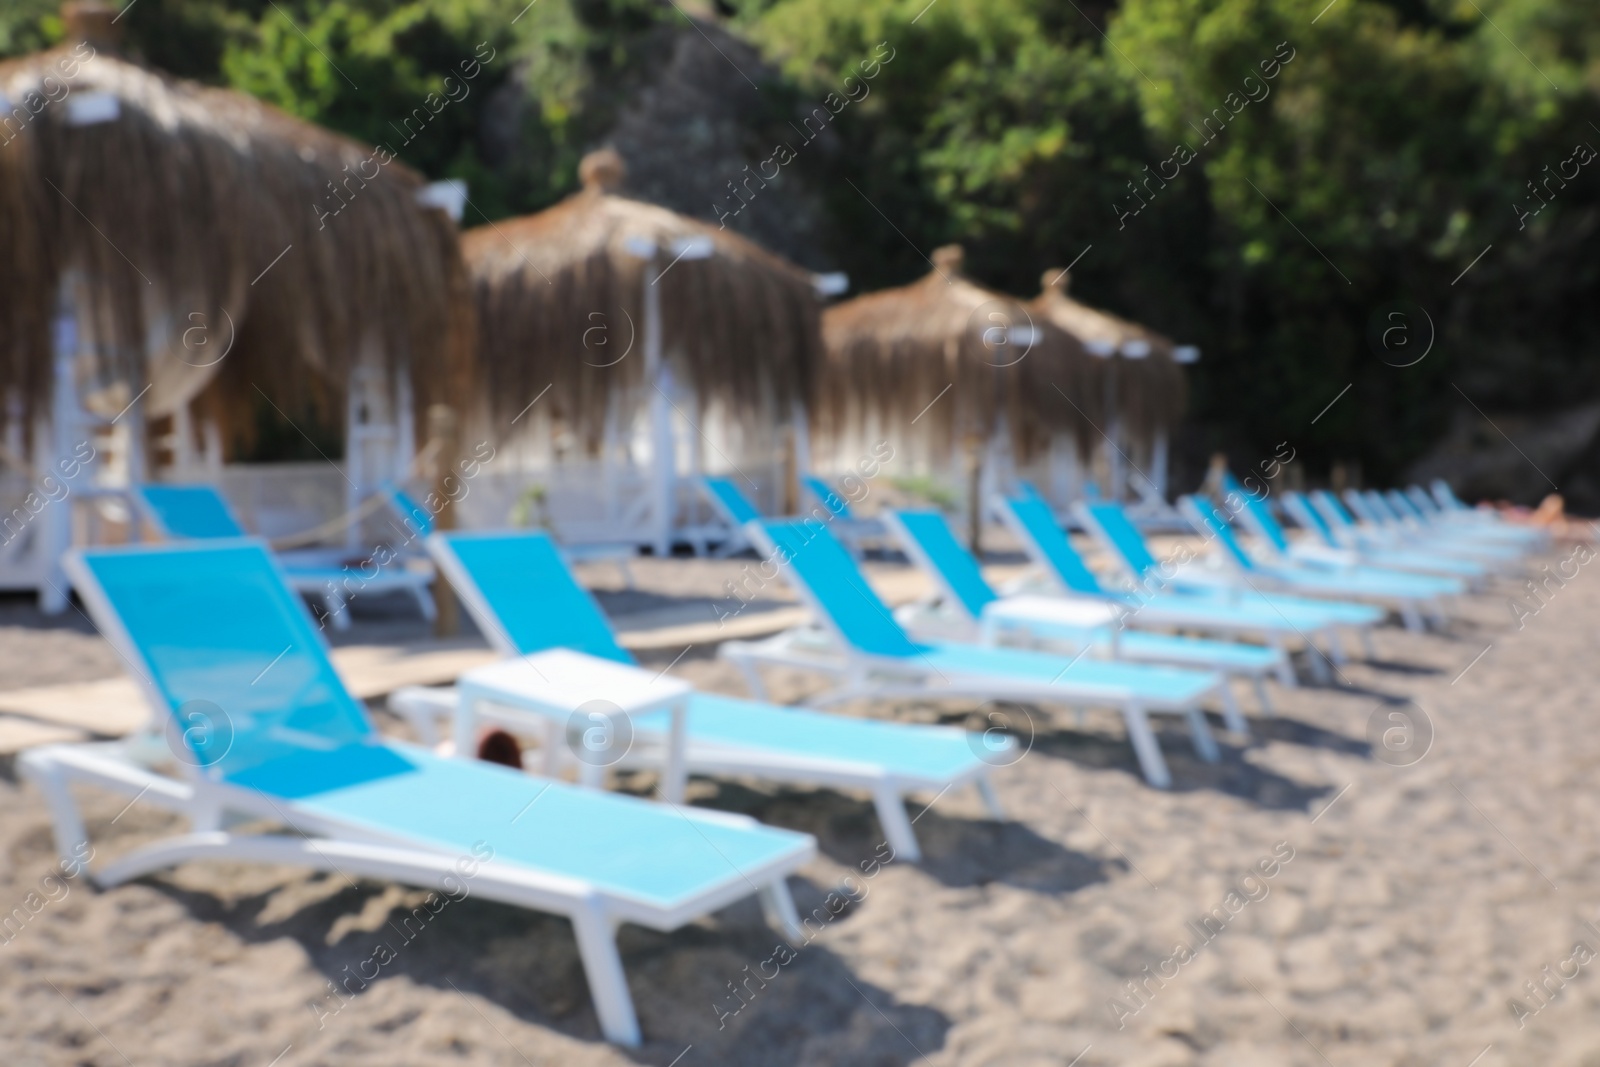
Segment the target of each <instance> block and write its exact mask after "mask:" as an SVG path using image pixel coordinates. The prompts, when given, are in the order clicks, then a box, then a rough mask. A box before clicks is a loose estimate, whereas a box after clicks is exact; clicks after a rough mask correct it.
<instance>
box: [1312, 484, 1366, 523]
mask: <svg viewBox="0 0 1600 1067" xmlns="http://www.w3.org/2000/svg"><path fill="white" fill-rule="evenodd" d="M1311 502H1312V503H1313V504H1315V505H1316V507H1317V512H1318V513H1319V514H1320V515H1321V516H1322V517H1323V518H1324V519H1326V520H1327V521H1328V524H1329V525H1330V526H1337V527H1339V528H1340V529H1346V530H1347V529H1349V528H1350V527H1352V526H1354V525H1355V524H1356V520H1355V516H1353V515H1351V514H1350V511H1349V509H1348V508H1346V507H1345V506H1344V505H1343V504H1342V503H1340V502H1339V498H1338V497H1336V496H1334V495H1333V493H1331V492H1329V491H1328V490H1326V489H1313V490H1312V491H1311Z"/></svg>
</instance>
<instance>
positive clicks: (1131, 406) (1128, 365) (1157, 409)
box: [1028, 269, 1188, 435]
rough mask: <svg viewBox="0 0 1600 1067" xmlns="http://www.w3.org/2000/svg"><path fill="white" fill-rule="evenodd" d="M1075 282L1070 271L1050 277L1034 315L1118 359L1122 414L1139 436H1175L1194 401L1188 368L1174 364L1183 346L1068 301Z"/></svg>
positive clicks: (1093, 351) (1050, 273) (1088, 347)
mask: <svg viewBox="0 0 1600 1067" xmlns="http://www.w3.org/2000/svg"><path fill="white" fill-rule="evenodd" d="M1071 280H1072V279H1071V275H1070V274H1068V273H1067V272H1066V271H1065V270H1061V269H1052V270H1047V271H1045V272H1044V274H1043V275H1042V276H1041V277H1040V279H1039V283H1040V292H1039V295H1038V296H1037V297H1036V298H1034V300H1033V301H1032V302H1030V303H1029V304H1028V307H1029V309H1030V310H1031V311H1032V312H1033V313H1034V314H1035V315H1036V316H1038V317H1039V318H1043V319H1048V320H1049V321H1051V322H1053V323H1055V325H1057V326H1059V327H1060V328H1061V329H1063V330H1065V331H1066V332H1067V333H1070V334H1071V335H1072V336H1073V337H1075V338H1077V339H1078V341H1079V342H1080V343H1081V344H1082V345H1083V346H1084V348H1085V350H1087V351H1088V352H1090V353H1091V354H1092V355H1094V356H1098V357H1101V359H1102V360H1104V361H1105V362H1106V363H1109V362H1110V360H1111V358H1112V357H1113V356H1115V357H1116V358H1117V361H1118V362H1117V370H1116V374H1117V383H1116V385H1117V399H1116V404H1117V409H1118V411H1119V412H1120V413H1121V414H1122V417H1123V421H1124V423H1125V424H1126V425H1127V426H1128V427H1129V428H1131V429H1132V430H1133V432H1134V433H1137V434H1140V435H1148V434H1150V433H1152V432H1153V431H1155V430H1158V429H1160V430H1167V431H1170V430H1172V429H1173V428H1174V427H1175V426H1176V425H1177V423H1178V420H1179V419H1180V418H1182V416H1183V408H1184V404H1185V402H1186V400H1187V398H1188V388H1187V384H1186V382H1185V380H1184V376H1183V368H1182V367H1181V366H1180V365H1179V364H1178V362H1177V361H1176V360H1175V359H1174V358H1173V352H1174V350H1175V349H1176V347H1177V346H1175V345H1174V344H1173V343H1172V341H1171V340H1169V339H1168V338H1166V337H1163V336H1162V335H1161V334H1159V333H1156V332H1155V331H1154V330H1151V329H1147V328H1146V327H1143V326H1140V325H1139V324H1138V323H1135V322H1129V321H1128V320H1127V319H1122V318H1118V317H1117V316H1116V315H1113V314H1111V313H1110V312H1108V311H1101V310H1099V309H1097V308H1092V307H1090V306H1088V305H1087V304H1081V303H1079V302H1078V301H1076V300H1074V299H1072V297H1070V296H1068V295H1067V289H1068V287H1069V286H1070V284H1071ZM1141 352H1142V353H1143V355H1142V356H1141V355H1136V353H1141ZM1105 370H1107V371H1108V370H1109V368H1108V367H1107V368H1105Z"/></svg>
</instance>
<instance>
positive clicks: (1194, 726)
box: [1185, 708, 1222, 763]
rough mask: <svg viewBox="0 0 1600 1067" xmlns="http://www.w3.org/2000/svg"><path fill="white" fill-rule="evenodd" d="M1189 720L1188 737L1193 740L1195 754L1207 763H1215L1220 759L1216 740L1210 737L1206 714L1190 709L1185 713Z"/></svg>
mask: <svg viewBox="0 0 1600 1067" xmlns="http://www.w3.org/2000/svg"><path fill="white" fill-rule="evenodd" d="M1185 714H1186V715H1187V717H1188V719H1189V736H1190V737H1192V738H1193V739H1194V750H1195V754H1196V755H1198V756H1199V757H1200V758H1201V759H1202V760H1204V761H1205V762H1207V763H1215V762H1217V760H1219V759H1221V758H1222V754H1221V753H1220V752H1218V751H1217V739H1216V738H1214V737H1212V736H1211V724H1210V723H1208V722H1206V713H1205V712H1203V711H1201V710H1200V709H1199V708H1190V709H1189V710H1188V712H1186V713H1185Z"/></svg>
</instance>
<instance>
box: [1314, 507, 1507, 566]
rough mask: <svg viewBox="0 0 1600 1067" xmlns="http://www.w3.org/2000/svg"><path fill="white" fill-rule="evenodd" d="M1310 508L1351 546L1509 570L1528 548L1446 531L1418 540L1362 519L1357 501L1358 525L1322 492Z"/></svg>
mask: <svg viewBox="0 0 1600 1067" xmlns="http://www.w3.org/2000/svg"><path fill="white" fill-rule="evenodd" d="M1310 499H1311V504H1312V506H1313V507H1314V508H1316V510H1317V513H1318V514H1320V515H1321V516H1322V518H1323V520H1324V521H1326V522H1327V523H1328V526H1329V528H1330V529H1331V530H1333V531H1334V532H1335V534H1336V535H1337V536H1339V537H1341V538H1343V539H1344V540H1346V541H1347V542H1349V543H1350V544H1353V545H1372V546H1377V547H1382V548H1393V549H1403V550H1411V551H1424V552H1430V553H1433V554H1435V555H1444V556H1451V557H1454V558H1457V559H1470V560H1476V561H1479V562H1481V563H1484V564H1486V565H1489V566H1498V567H1502V568H1508V569H1509V568H1512V567H1514V566H1515V565H1516V563H1517V562H1518V561H1519V560H1521V558H1522V556H1523V555H1524V553H1525V552H1527V551H1528V546H1527V545H1526V544H1524V543H1518V542H1514V541H1507V542H1500V541H1496V540H1494V539H1492V538H1475V537H1472V536H1470V535H1463V536H1455V531H1446V532H1444V533H1443V534H1442V535H1441V536H1438V537H1427V536H1419V535H1417V534H1416V533H1415V532H1413V531H1406V530H1402V529H1400V528H1397V527H1390V526H1387V525H1384V524H1383V523H1381V522H1378V521H1376V520H1375V519H1374V520H1369V519H1368V518H1366V517H1365V515H1366V513H1367V504H1366V501H1365V500H1362V499H1361V498H1360V497H1357V498H1356V502H1357V503H1358V504H1359V505H1360V507H1361V514H1362V515H1363V518H1362V520H1361V521H1360V522H1359V523H1358V522H1357V521H1356V517H1355V516H1353V515H1351V513H1350V511H1349V510H1348V509H1346V507H1345V505H1344V504H1343V503H1341V502H1340V500H1339V498H1338V497H1337V496H1335V495H1334V494H1333V493H1331V492H1329V491H1328V490H1326V489H1316V490H1313V491H1312V492H1311V494H1310Z"/></svg>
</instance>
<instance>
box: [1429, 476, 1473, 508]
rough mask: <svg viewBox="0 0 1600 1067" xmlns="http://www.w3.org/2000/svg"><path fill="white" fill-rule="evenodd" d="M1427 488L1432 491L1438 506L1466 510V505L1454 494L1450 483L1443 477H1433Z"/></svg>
mask: <svg viewBox="0 0 1600 1067" xmlns="http://www.w3.org/2000/svg"><path fill="white" fill-rule="evenodd" d="M1428 488H1429V489H1430V490H1432V491H1433V499H1435V500H1437V501H1438V502H1439V507H1440V508H1442V509H1443V510H1445V511H1467V510H1469V509H1468V508H1467V505H1466V504H1464V503H1462V502H1461V500H1460V498H1459V497H1457V496H1456V494H1455V490H1453V489H1451V488H1450V483H1449V482H1447V481H1445V480H1444V479H1443V478H1435V479H1434V480H1433V481H1431V482H1429V483H1428Z"/></svg>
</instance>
